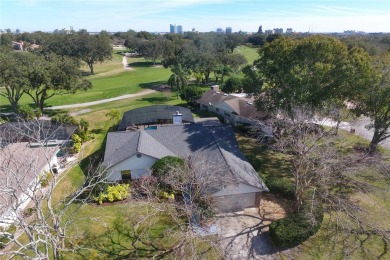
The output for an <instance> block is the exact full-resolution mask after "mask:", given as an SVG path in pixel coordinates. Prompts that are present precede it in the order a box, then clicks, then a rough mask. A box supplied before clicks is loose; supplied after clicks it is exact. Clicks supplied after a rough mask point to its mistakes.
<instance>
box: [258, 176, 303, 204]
mask: <svg viewBox="0 0 390 260" xmlns="http://www.w3.org/2000/svg"><path fill="white" fill-rule="evenodd" d="M263 179H264V182H265V184H266V185H267V187H268V189H269V190H270V192H272V193H277V194H280V195H282V196H283V197H284V198H286V199H295V192H294V190H295V187H294V183H293V181H291V180H290V179H288V178H286V177H275V176H266V177H264V178H263Z"/></svg>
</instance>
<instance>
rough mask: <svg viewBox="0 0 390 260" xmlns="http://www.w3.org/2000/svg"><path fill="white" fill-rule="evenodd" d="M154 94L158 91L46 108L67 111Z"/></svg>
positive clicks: (146, 91)
mask: <svg viewBox="0 0 390 260" xmlns="http://www.w3.org/2000/svg"><path fill="white" fill-rule="evenodd" d="M154 92H156V90H153V89H146V90H143V91H141V92H138V93H135V94H127V95H123V96H119V97H114V98H107V99H102V100H97V101H92V102H85V103H78V104H70V105H63V106H54V107H45V110H57V109H67V108H78V107H88V106H93V105H98V104H103V103H108V102H112V101H116V100H121V99H126V98H132V97H138V96H143V95H147V94H151V93H154Z"/></svg>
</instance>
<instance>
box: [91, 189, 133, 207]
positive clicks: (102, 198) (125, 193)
mask: <svg viewBox="0 0 390 260" xmlns="http://www.w3.org/2000/svg"><path fill="white" fill-rule="evenodd" d="M129 196H130V184H117V185H109V186H107V187H106V190H105V191H103V192H101V193H100V194H99V195H98V196H97V197H95V198H94V200H95V201H96V202H98V203H99V204H102V203H103V202H106V201H108V202H114V201H120V200H124V199H127V198H128V197H129Z"/></svg>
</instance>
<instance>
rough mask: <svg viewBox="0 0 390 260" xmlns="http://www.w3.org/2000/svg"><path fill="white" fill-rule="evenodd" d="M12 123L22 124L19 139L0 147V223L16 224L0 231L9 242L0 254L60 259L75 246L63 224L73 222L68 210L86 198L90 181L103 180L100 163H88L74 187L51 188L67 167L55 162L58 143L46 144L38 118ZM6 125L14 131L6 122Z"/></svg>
mask: <svg viewBox="0 0 390 260" xmlns="http://www.w3.org/2000/svg"><path fill="white" fill-rule="evenodd" d="M17 125H19V126H23V127H22V128H19V129H18V130H19V133H18V135H17V136H20V138H21V139H22V140H20V139H19V140H15V139H13V140H12V141H13V142H12V143H8V142H6V143H4V145H3V146H2V147H1V148H0V154H1V156H0V158H1V160H0V176H1V180H0V196H1V197H0V199H1V202H2V203H3V205H2V209H3V211H2V212H0V213H1V218H0V224H2V226H4V227H6V226H9V225H10V224H12V225H14V226H15V227H16V232H9V231H7V230H5V231H3V232H1V236H2V237H6V238H7V239H8V240H9V242H8V244H7V246H6V249H5V250H3V251H1V252H0V255H6V256H9V257H14V256H18V257H21V258H23V259H49V258H50V259H60V258H61V255H62V254H63V253H64V252H66V251H71V250H74V249H75V248H74V247H75V245H73V244H72V237H71V234H69V233H68V232H67V229H68V227H69V226H71V225H75V221H76V220H75V219H74V216H75V214H74V213H75V212H77V210H78V209H79V208H80V207H81V205H82V203H76V202H85V201H86V200H88V198H89V197H90V195H91V192H92V189H93V187H95V185H97V184H99V183H102V182H105V168H104V167H102V166H100V165H98V166H96V167H94V168H93V174H92V173H91V174H89V175H88V176H87V177H86V178H85V180H84V183H83V185H82V186H81V187H80V188H78V189H77V190H69V191H59V190H58V189H57V190H56V186H57V185H58V184H59V183H60V182H62V181H63V180H64V179H66V178H67V176H68V174H69V172H70V169H69V168H65V169H61V168H60V167H59V166H58V165H56V164H57V163H58V162H57V161H56V160H54V159H55V158H56V153H57V152H58V150H59V147H58V146H54V147H52V146H49V140H48V136H49V135H46V134H49V132H47V131H46V130H47V129H46V128H45V127H44V124H43V123H42V122H41V121H32V122H25V123H22V122H20V123H19V124H17ZM15 127H16V126H15ZM8 130H9V131H11V132H12V133H14V134H15V132H14V130H15V129H12V127H11V128H9V129H8ZM30 130H31V131H30ZM2 134H3V136H12V135H7V134H4V132H3V133H2ZM26 138H27V139H26ZM3 141H4V140H3ZM21 141H23V142H21ZM79 221H80V220H79Z"/></svg>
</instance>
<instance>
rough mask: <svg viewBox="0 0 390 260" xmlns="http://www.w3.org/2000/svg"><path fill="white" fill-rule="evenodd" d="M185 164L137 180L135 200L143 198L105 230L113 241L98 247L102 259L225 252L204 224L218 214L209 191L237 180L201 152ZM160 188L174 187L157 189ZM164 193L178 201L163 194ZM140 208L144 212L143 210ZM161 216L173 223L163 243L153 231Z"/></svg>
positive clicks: (172, 166)
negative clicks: (152, 233) (210, 161)
mask: <svg viewBox="0 0 390 260" xmlns="http://www.w3.org/2000/svg"><path fill="white" fill-rule="evenodd" d="M184 162H185V163H184V165H182V166H178V165H171V166H169V169H168V172H167V174H166V175H164V176H161V178H159V177H158V176H150V177H147V178H142V179H138V180H137V181H136V182H133V184H132V189H133V194H134V195H133V199H136V200H138V202H137V203H131V205H129V207H131V208H132V210H130V213H127V215H126V217H124V218H122V217H120V218H118V219H117V220H116V221H115V222H114V224H113V226H112V227H111V229H109V230H108V232H107V233H106V234H104V236H106V237H110V241H109V242H106V243H103V244H97V245H95V247H96V248H97V249H98V251H99V252H100V254H101V256H102V257H104V256H105V257H107V256H110V257H116V258H153V259H162V258H166V257H172V258H175V259H199V258H202V257H203V258H205V257H207V256H210V255H213V256H216V257H217V256H220V255H221V253H220V251H219V248H218V247H217V241H216V240H215V239H214V238H213V237H212V236H211V237H210V236H207V235H206V234H207V231H206V230H202V228H200V226H201V223H202V222H203V221H205V220H207V219H210V218H211V217H212V215H213V213H214V212H213V207H212V198H211V197H210V191H212V190H214V189H219V188H222V187H224V186H228V185H232V184H233V179H232V177H231V176H229V174H227V172H228V170H227V169H226V167H225V166H223V165H222V164H221V163H214V164H213V165H211V164H210V163H209V161H208V159H207V158H205V157H204V156H202V155H201V154H197V153H195V154H193V155H192V156H190V157H187V158H184ZM161 186H163V187H167V186H169V187H170V189H167V188H165V189H163V190H161V189H158V188H156V187H161ZM164 191H165V192H166V194H168V195H171V194H173V195H174V199H173V198H171V199H168V198H167V197H164V196H161V193H162V192H164ZM140 211H142V212H145V214H142V215H140V214H138V212H140ZM161 218H163V219H164V221H165V222H169V223H170V224H169V228H167V229H166V230H165V231H164V232H163V233H162V234H161V236H164V238H165V239H164V241H161V240H158V239H153V237H152V235H151V234H150V233H151V230H153V229H154V228H155V226H156V225H161V224H159V222H160V221H161ZM154 232H155V231H154ZM168 241H169V242H168Z"/></svg>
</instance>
